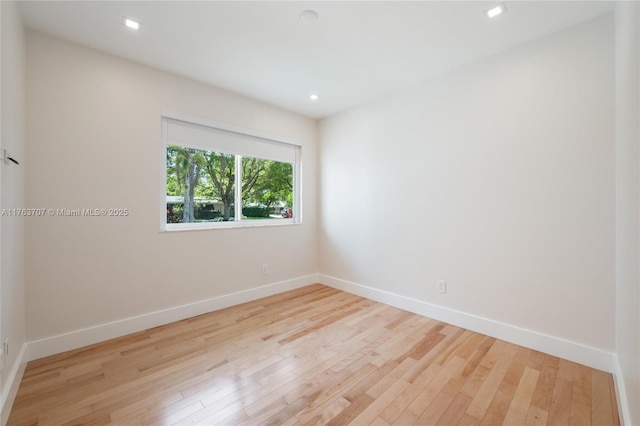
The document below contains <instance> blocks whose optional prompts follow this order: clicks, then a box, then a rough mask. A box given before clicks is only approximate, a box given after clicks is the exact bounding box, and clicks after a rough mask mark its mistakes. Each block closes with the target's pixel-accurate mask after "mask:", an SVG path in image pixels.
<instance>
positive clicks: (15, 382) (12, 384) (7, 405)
mask: <svg viewBox="0 0 640 426" xmlns="http://www.w3.org/2000/svg"><path fill="white" fill-rule="evenodd" d="M26 366H27V344H26V343H25V344H24V345H22V348H21V349H20V353H19V354H18V357H17V358H16V362H15V363H14V364H13V367H12V368H11V371H9V376H8V378H7V382H6V383H7V386H6V388H4V389H3V390H2V401H0V413H1V414H0V425H2V426H4V425H6V424H7V421H8V420H9V414H10V413H11V407H12V406H13V401H14V400H15V399H16V395H17V394H18V388H19V387H20V382H21V381H22V375H23V374H24V369H25V367H26Z"/></svg>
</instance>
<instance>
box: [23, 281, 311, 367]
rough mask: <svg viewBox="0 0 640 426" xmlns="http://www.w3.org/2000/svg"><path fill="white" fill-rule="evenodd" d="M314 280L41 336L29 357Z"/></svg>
mask: <svg viewBox="0 0 640 426" xmlns="http://www.w3.org/2000/svg"><path fill="white" fill-rule="evenodd" d="M317 282H318V275H317V274H311V275H306V276H303V277H298V278H293V279H290V280H286V281H281V282H277V283H273V284H268V285H264V286H261V287H256V288H252V289H249V290H244V291H239V292H237V293H231V294H225V295H222V296H217V297H213V298H211V299H207V300H201V301H198V302H194V303H189V304H186V305H181V306H176V307H174V308H169V309H164V310H161V311H156V312H150V313H147V314H143V315H138V316H135V317H130V318H125V319H122V320H118V321H114V322H110V323H106V324H100V325H96V326H93V327H88V328H84V329H80V330H75V331H72V332H69V333H64V334H59V335H56V336H51V337H46V338H44V339H40V340H35V341H32V342H29V344H28V359H29V361H31V360H34V359H38V358H42V357H45V356H49V355H53V354H57V353H61V352H65V351H68V350H72V349H77V348H81V347H83V346H87V345H92V344H94V343H98V342H103V341H105V340H109V339H113V338H115V337H121V336H124V335H127V334H131V333H135V332H138V331H142V330H147V329H149V328H153V327H158V326H160V325H164V324H168V323H170V322H174V321H180V320H183V319H186V318H191V317H194V316H197V315H202V314H205V313H207V312H212V311H216V310H218V309H223V308H227V307H229V306H234V305H238V304H240V303H245V302H250V301H252V300H256V299H260V298H262V297H267V296H271V295H274V294H277V293H282V292H283V291H287V290H293V289H296V288H300V287H304V286H306V285H310V284H314V283H317Z"/></svg>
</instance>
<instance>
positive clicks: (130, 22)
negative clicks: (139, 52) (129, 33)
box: [123, 18, 140, 31]
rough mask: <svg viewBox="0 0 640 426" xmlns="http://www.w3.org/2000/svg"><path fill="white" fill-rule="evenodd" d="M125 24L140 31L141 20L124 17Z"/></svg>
mask: <svg viewBox="0 0 640 426" xmlns="http://www.w3.org/2000/svg"><path fill="white" fill-rule="evenodd" d="M123 22H124V26H125V27H127V28H130V29H132V30H134V31H140V22H138V21H134V20H133V19H129V18H124V21H123Z"/></svg>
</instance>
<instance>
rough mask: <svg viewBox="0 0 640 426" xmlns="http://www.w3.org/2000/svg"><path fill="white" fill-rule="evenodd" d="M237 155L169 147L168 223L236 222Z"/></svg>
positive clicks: (174, 146)
mask: <svg viewBox="0 0 640 426" xmlns="http://www.w3.org/2000/svg"><path fill="white" fill-rule="evenodd" d="M234 199H235V156H233V155H229V154H223V153H219V152H214V151H206V150H200V149H194V148H184V147H180V146H176V145H168V146H167V223H197V222H222V221H230V220H231V221H232V220H234V217H233V216H234Z"/></svg>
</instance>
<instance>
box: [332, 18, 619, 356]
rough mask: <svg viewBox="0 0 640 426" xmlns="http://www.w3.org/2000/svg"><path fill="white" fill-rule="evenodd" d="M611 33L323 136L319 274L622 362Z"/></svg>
mask: <svg viewBox="0 0 640 426" xmlns="http://www.w3.org/2000/svg"><path fill="white" fill-rule="evenodd" d="M613 32H614V30H613V17H612V16H611V15H607V16H605V17H602V18H598V19H596V20H594V21H590V22H588V23H585V24H582V25H580V26H577V27H574V28H571V29H567V30H565V31H562V32H559V33H557V34H554V35H552V36H550V37H547V38H544V39H540V40H538V41H535V42H532V43H530V44H527V45H524V46H522V47H520V48H518V49H515V50H511V51H508V52H506V53H503V54H501V55H497V56H494V57H492V58H489V59H487V60H484V61H482V62H479V63H475V64H472V65H469V66H466V67H464V68H462V69H459V70H458V71H456V72H453V73H449V74H447V75H444V76H442V77H440V78H436V79H433V80H430V81H428V82H426V83H424V84H422V85H419V86H417V87H413V88H411V89H408V90H405V91H403V92H401V93H398V94H395V95H393V96H390V97H388V98H385V99H381V100H379V101H377V102H374V103H371V104H367V105H365V106H362V107H360V108H357V109H354V110H351V111H348V112H345V113H342V114H339V115H337V116H334V117H330V118H328V119H325V120H323V121H322V122H321V124H320V175H321V181H320V200H321V206H320V211H321V213H320V218H321V226H320V272H321V273H322V274H324V275H325V276H328V277H335V278H338V279H339V280H340V281H345V282H350V283H355V284H357V285H361V286H369V287H372V288H373V289H375V290H382V291H387V292H391V293H394V294H395V295H401V296H404V297H405V298H406V297H408V298H412V299H415V300H418V301H424V302H428V303H430V304H435V305H438V306H440V307H444V308H447V309H449V310H456V311H461V312H463V313H465V314H470V315H471V316H473V315H475V316H478V317H481V318H485V319H489V320H491V321H494V322H499V323H505V324H507V325H508V326H510V327H516V328H517V327H521V328H524V329H526V330H530V331H533V332H536V333H541V334H542V335H547V336H552V337H553V338H556V339H560V340H564V341H569V342H572V343H577V344H578V345H577V347H581V346H583V345H584V346H587V347H590V348H595V349H597V350H599V351H602V352H603V353H610V352H612V351H613V349H614V318H615V312H614V303H615V293H614V290H615V278H614V269H615V268H614V262H615V261H614V244H615V242H614V228H615V225H614V216H615V212H614V204H615V199H614V196H615V193H614V107H615V105H614V56H613V52H614V39H613ZM438 279H444V280H446V281H447V283H448V289H447V293H446V294H439V293H437V292H436V281H437V280H438ZM380 294H383V293H380ZM609 359H610V356H609ZM609 365H610V364H609Z"/></svg>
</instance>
